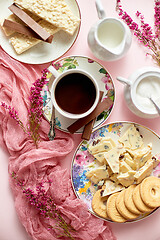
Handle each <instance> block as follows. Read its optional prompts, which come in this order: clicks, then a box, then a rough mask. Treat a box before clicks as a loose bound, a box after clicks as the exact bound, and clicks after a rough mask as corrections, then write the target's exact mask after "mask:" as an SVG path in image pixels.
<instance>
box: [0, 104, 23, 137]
mask: <svg viewBox="0 0 160 240" xmlns="http://www.w3.org/2000/svg"><path fill="white" fill-rule="evenodd" d="M1 106H2V107H4V108H5V109H6V110H8V113H9V115H10V117H11V118H13V119H14V120H15V121H16V123H17V124H18V125H19V126H20V127H21V128H22V129H23V131H24V132H26V133H27V130H26V128H25V126H24V125H23V123H22V121H21V120H20V119H19V116H18V112H17V111H16V110H15V109H14V107H11V106H8V105H7V104H5V103H4V102H1Z"/></svg>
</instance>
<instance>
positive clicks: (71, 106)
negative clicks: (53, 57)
mask: <svg viewBox="0 0 160 240" xmlns="http://www.w3.org/2000/svg"><path fill="white" fill-rule="evenodd" d="M48 69H49V71H50V72H51V73H52V74H53V75H54V76H55V80H54V81H53V84H52V87H51V99H52V103H53V105H54V107H55V108H56V110H57V111H58V112H59V113H60V114H62V115H63V116H65V117H67V118H71V119H78V118H82V117H85V116H87V115H88V114H90V113H91V112H92V111H93V110H94V109H95V107H96V106H97V104H98V100H99V87H98V84H97V82H96V80H95V79H94V78H93V77H92V76H91V75H90V74H89V73H87V72H86V71H84V70H79V69H71V70H67V71H65V72H63V73H62V74H61V73H58V72H57V71H56V70H55V68H54V67H53V66H50V67H49V68H48Z"/></svg>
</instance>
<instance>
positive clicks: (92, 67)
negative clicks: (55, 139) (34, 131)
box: [41, 56, 115, 133]
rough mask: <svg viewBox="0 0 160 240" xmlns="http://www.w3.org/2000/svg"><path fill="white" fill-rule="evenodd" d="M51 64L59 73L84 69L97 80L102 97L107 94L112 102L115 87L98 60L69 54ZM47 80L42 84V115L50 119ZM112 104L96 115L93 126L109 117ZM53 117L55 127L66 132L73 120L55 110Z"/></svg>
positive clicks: (50, 111)
mask: <svg viewBox="0 0 160 240" xmlns="http://www.w3.org/2000/svg"><path fill="white" fill-rule="evenodd" d="M53 66H54V67H55V68H56V69H57V70H58V71H59V72H60V73H62V72H64V71H67V70H69V69H73V68H76V69H82V70H86V71H87V72H88V73H90V74H91V75H92V76H93V77H94V78H95V79H96V80H97V82H98V84H99V89H100V90H101V91H103V92H104V96H103V97H104V98H105V97H106V96H109V97H110V98H111V99H112V101H113V103H114V99H115V87H114V83H113V80H112V78H111V76H110V74H109V73H108V71H107V70H106V69H105V68H104V67H103V66H102V65H100V64H99V63H98V62H96V61H94V60H92V59H90V58H87V57H82V56H70V57H66V58H63V59H61V60H58V61H56V62H54V64H53ZM51 76H52V75H51V73H49V74H48V77H47V80H48V82H49V79H50V77H51ZM48 82H47V84H46V85H45V86H44V88H43V90H42V93H41V94H42V97H43V102H44V104H43V111H44V116H45V117H46V119H47V120H48V121H50V119H51V113H52V102H51V97H50V93H49V91H48ZM113 105H114V104H113ZM113 105H112V106H110V108H109V110H108V111H104V112H102V113H101V114H100V115H99V116H98V117H97V119H96V122H95V125H94V128H96V127H98V126H100V125H101V124H102V123H103V122H104V121H105V120H106V119H107V118H108V117H109V115H110V114H111V111H112V109H113ZM55 117H56V127H57V128H59V129H61V130H62V131H67V132H68V130H67V127H68V126H69V125H71V124H72V123H73V122H74V121H75V120H72V119H68V118H65V117H64V116H62V115H61V114H60V113H58V112H57V111H56V112H55ZM82 131H83V129H80V130H79V131H77V133H82Z"/></svg>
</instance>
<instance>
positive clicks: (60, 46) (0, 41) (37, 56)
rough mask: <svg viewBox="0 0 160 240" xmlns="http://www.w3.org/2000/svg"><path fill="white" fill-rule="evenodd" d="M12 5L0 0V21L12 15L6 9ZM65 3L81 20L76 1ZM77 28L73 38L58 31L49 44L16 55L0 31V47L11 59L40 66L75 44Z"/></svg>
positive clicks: (9, 2) (38, 45)
mask: <svg viewBox="0 0 160 240" xmlns="http://www.w3.org/2000/svg"><path fill="white" fill-rule="evenodd" d="M12 3H13V1H12V0H0V9H1V16H0V21H2V20H3V19H4V18H6V17H7V16H8V15H10V14H12V13H11V12H10V10H9V9H8V7H9V6H10V5H11V4H12ZM66 3H67V4H68V6H69V7H70V9H71V11H72V12H73V13H74V14H75V15H76V16H77V17H79V18H81V14H80V9H79V6H78V4H77V2H76V0H66ZM79 29H80V25H79V28H78V29H77V30H76V32H75V33H74V35H73V36H70V35H69V34H67V33H65V32H64V31H59V32H57V33H56V34H55V35H54V38H53V41H52V43H51V44H49V43H45V42H40V43H38V44H37V45H35V46H34V47H32V48H30V49H29V50H27V51H26V52H24V53H22V54H20V55H18V54H16V52H15V50H14V49H13V47H12V45H11V44H10V43H9V37H6V36H5V34H4V32H3V31H2V30H1V29H0V45H1V47H2V48H3V49H4V50H5V51H6V52H7V53H8V54H9V55H10V56H11V57H13V58H15V59H17V60H18V61H20V62H24V63H30V64H42V63H47V62H51V61H54V60H56V59H58V58H60V57H61V56H63V55H64V54H65V53H66V52H67V51H68V50H69V49H70V48H71V47H72V46H73V44H74V43H75V41H76V39H77V36H78V33H79Z"/></svg>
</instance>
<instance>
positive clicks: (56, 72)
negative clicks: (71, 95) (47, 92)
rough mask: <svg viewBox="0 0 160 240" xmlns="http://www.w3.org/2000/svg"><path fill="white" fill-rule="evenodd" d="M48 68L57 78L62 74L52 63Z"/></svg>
mask: <svg viewBox="0 0 160 240" xmlns="http://www.w3.org/2000/svg"><path fill="white" fill-rule="evenodd" d="M48 70H49V71H50V72H51V73H52V74H53V76H54V77H55V78H57V77H58V76H59V75H60V73H59V72H58V71H57V70H56V69H55V68H54V67H53V66H52V65H50V66H49V67H48Z"/></svg>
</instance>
